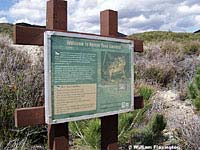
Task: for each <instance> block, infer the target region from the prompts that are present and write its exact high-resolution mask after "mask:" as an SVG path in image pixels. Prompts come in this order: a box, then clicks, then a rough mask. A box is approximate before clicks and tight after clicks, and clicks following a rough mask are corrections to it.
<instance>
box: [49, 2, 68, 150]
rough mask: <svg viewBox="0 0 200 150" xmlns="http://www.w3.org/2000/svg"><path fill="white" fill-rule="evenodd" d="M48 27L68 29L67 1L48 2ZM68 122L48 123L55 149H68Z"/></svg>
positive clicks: (51, 145) (50, 145)
mask: <svg viewBox="0 0 200 150" xmlns="http://www.w3.org/2000/svg"><path fill="white" fill-rule="evenodd" d="M46 13H47V15H46V29H47V30H57V31H59V30H60V31H67V1H64V0H50V1H48V2H47V12H46ZM68 135H69V134H68V123H61V124H53V125H48V146H49V149H53V150H68V149H69V140H68V139H69V137H68Z"/></svg>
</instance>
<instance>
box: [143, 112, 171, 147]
mask: <svg viewBox="0 0 200 150" xmlns="http://www.w3.org/2000/svg"><path fill="white" fill-rule="evenodd" d="M166 125H167V122H166V119H165V118H164V116H163V115H161V114H155V115H154V116H153V117H152V119H151V120H150V122H149V123H148V125H147V127H146V128H145V129H144V131H143V135H144V137H143V139H142V144H144V145H154V144H156V143H157V142H158V140H159V138H160V136H161V133H162V131H163V130H164V129H165V127H166Z"/></svg>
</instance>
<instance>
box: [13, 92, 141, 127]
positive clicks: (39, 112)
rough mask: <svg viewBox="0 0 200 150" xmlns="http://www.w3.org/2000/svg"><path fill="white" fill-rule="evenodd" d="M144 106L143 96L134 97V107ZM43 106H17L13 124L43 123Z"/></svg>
mask: <svg viewBox="0 0 200 150" xmlns="http://www.w3.org/2000/svg"><path fill="white" fill-rule="evenodd" d="M143 107H144V101H143V97H141V96H136V97H134V109H141V108H143ZM44 112H45V107H44V106H41V107H30V108H18V109H16V110H15V126H16V127H24V126H29V125H31V126H34V125H40V124H45V113H44Z"/></svg>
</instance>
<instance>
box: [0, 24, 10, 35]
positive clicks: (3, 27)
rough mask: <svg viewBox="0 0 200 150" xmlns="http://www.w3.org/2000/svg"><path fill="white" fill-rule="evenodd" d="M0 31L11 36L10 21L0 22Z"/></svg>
mask: <svg viewBox="0 0 200 150" xmlns="http://www.w3.org/2000/svg"><path fill="white" fill-rule="evenodd" d="M0 33H5V34H8V35H9V36H10V37H11V36H12V34H13V25H12V24H10V23H0Z"/></svg>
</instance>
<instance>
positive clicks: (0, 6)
mask: <svg viewBox="0 0 200 150" xmlns="http://www.w3.org/2000/svg"><path fill="white" fill-rule="evenodd" d="M0 2H1V4H0V10H6V9H8V8H9V7H11V6H12V5H13V4H14V1H12V0H11V1H10V0H1V1H0Z"/></svg>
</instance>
